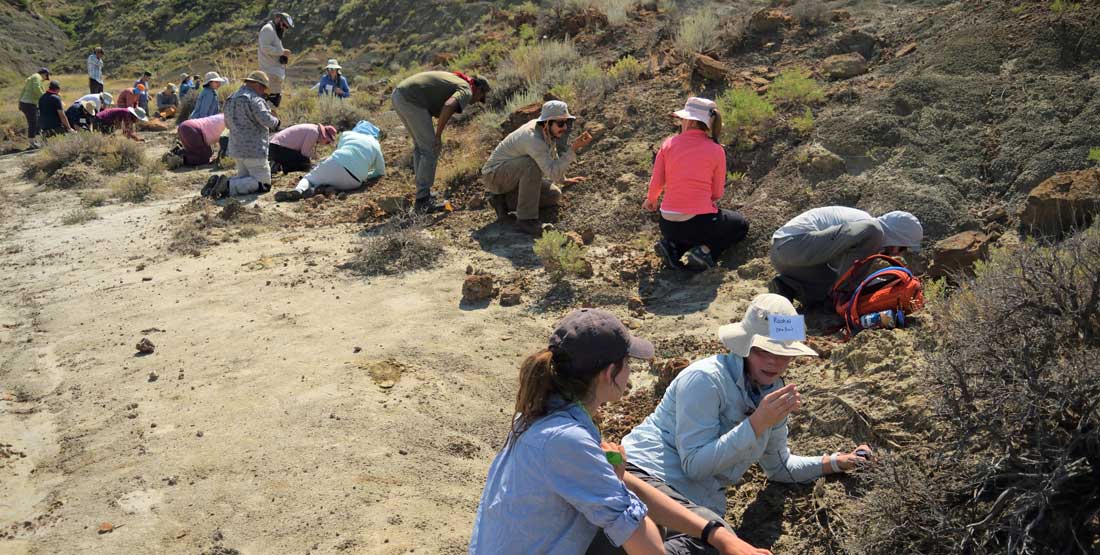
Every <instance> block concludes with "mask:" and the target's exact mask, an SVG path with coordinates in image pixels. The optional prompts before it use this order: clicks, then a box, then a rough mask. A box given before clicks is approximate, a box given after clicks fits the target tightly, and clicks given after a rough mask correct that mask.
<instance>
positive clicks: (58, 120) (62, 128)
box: [38, 81, 75, 138]
mask: <svg viewBox="0 0 1100 555" xmlns="http://www.w3.org/2000/svg"><path fill="white" fill-rule="evenodd" d="M38 125H39V127H41V129H42V136H43V137H46V138H49V137H52V136H54V135H60V134H62V133H72V132H73V131H75V129H73V126H72V125H69V118H68V117H67V116H66V115H65V104H64V103H63V102H62V101H61V83H58V82H57V81H50V84H49V87H48V88H47V89H46V94H44V95H42V96H41V97H39V99H38Z"/></svg>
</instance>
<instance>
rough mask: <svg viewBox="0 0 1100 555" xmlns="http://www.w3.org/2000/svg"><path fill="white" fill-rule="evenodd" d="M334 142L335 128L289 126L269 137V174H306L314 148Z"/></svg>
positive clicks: (316, 125)
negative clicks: (319, 144) (318, 144)
mask: <svg viewBox="0 0 1100 555" xmlns="http://www.w3.org/2000/svg"><path fill="white" fill-rule="evenodd" d="M334 140H336V128H335V127H333V126H331V125H327V126H326V125H321V124H318V123H299V124H298V125H291V126H290V127H287V128H286V129H283V130H282V131H279V132H278V133H276V134H275V136H273V137H271V144H270V145H269V147H268V151H267V159H268V160H269V161H270V162H271V173H272V174H276V173H279V172H282V173H283V175H286V174H287V173H288V172H307V171H309V166H310V159H311V158H313V154H314V147H315V146H316V145H317V143H318V142H320V143H321V144H323V145H327V144H332V141H334Z"/></svg>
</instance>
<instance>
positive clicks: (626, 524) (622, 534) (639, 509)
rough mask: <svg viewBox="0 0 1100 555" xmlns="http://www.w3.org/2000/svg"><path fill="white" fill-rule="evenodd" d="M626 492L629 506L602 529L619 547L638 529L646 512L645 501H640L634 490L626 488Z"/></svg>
mask: <svg viewBox="0 0 1100 555" xmlns="http://www.w3.org/2000/svg"><path fill="white" fill-rule="evenodd" d="M626 493H627V495H629V496H630V506H629V507H627V508H626V510H625V511H623V512H622V514H620V515H619V517H618V518H616V519H615V522H612V523H611V525H610V526H607V527H606V528H604V529H603V533H604V534H606V535H607V539H609V540H611V543H612V544H614V545H615V547H621V546H622V545H623V544H624V543H626V540H628V539H630V536H631V534H633V533H634V531H635V530H637V529H638V526H639V525H641V523H642V520H643V519H645V515H646V513H647V512H648V509H647V508H646V506H645V503H642V500H641V499H638V496H637V495H634V492H632V491H629V490H628V491H627V492H626Z"/></svg>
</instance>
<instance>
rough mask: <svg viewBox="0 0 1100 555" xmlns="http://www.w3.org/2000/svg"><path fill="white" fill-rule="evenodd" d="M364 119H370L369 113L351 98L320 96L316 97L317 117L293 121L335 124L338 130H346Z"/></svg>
mask: <svg viewBox="0 0 1100 555" xmlns="http://www.w3.org/2000/svg"><path fill="white" fill-rule="evenodd" d="M365 119H370V114H369V113H368V112H367V110H365V109H363V108H361V107H360V106H359V105H358V104H356V103H355V102H354V101H353V100H351V99H347V100H344V99H340V98H336V97H335V96H322V97H320V98H318V99H317V118H316V119H313V120H309V121H298V122H295V123H321V124H324V125H332V126H335V127H336V129H339V130H340V131H347V130H348V129H351V128H352V127H355V124H357V123H359V122H360V121H362V120H365Z"/></svg>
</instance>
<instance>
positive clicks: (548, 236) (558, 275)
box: [534, 230, 591, 281]
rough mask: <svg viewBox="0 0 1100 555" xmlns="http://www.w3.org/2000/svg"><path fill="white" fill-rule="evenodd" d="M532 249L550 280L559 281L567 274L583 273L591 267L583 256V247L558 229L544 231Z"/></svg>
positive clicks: (576, 274)
mask: <svg viewBox="0 0 1100 555" xmlns="http://www.w3.org/2000/svg"><path fill="white" fill-rule="evenodd" d="M534 249H535V255H536V256H538V257H539V260H541V261H542V266H543V267H544V268H545V269H546V273H547V274H548V275H549V276H550V279H551V280H552V281H560V280H561V279H562V278H564V277H565V276H567V275H574V276H580V275H584V274H585V273H586V272H587V271H588V270H589V268H591V266H590V265H589V264H588V261H587V260H585V258H584V248H583V247H581V246H580V245H577V244H576V243H574V242H573V241H571V240H569V238H568V237H566V236H565V234H564V233H562V232H560V231H554V230H549V231H546V232H544V233H543V234H542V237H540V238H539V239H537V240H536V241H535V245H534Z"/></svg>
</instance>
